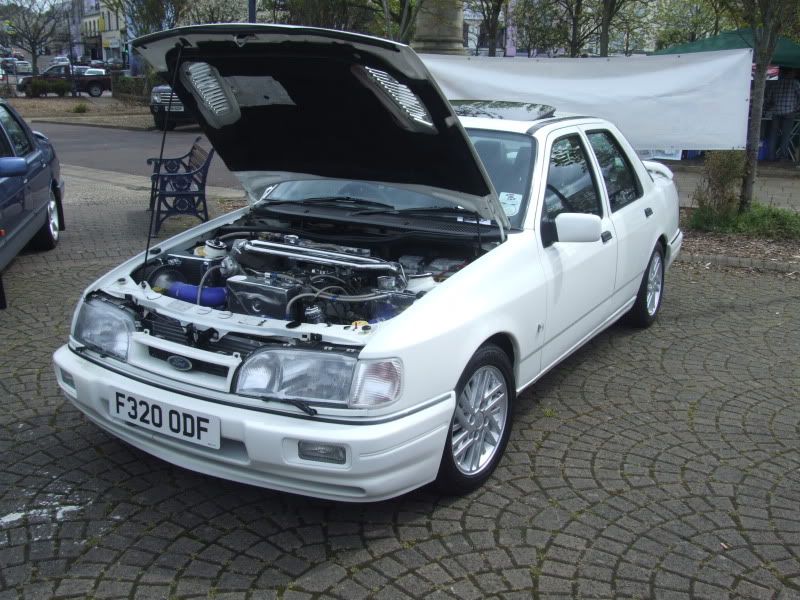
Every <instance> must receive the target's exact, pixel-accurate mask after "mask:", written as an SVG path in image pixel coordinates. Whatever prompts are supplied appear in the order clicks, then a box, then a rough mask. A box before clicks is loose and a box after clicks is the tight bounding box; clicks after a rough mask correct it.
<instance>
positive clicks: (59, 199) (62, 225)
mask: <svg viewBox="0 0 800 600" xmlns="http://www.w3.org/2000/svg"><path fill="white" fill-rule="evenodd" d="M50 187H51V189H52V190H53V194H54V195H55V197H56V202H57V203H58V223H59V226H58V230H59V231H65V230H66V229H67V222H66V221H65V220H64V199H63V198H62V197H61V193H60V191H59V188H58V183H56V182H55V181H54V182H53V183H52V184H51V185H50Z"/></svg>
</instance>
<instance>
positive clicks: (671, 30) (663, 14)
mask: <svg viewBox="0 0 800 600" xmlns="http://www.w3.org/2000/svg"><path fill="white" fill-rule="evenodd" d="M655 22H656V23H658V29H657V31H656V48H658V49H660V48H667V47H669V46H674V45H675V44H684V43H687V42H694V41H696V40H699V39H701V38H704V37H708V36H711V35H717V34H718V33H719V32H720V31H722V30H724V29H729V28H730V27H731V26H732V25H733V22H732V20H731V18H730V15H729V14H728V11H727V8H726V5H725V4H724V0H695V1H693V2H686V0H661V2H659V4H658V10H657V11H656V19H655Z"/></svg>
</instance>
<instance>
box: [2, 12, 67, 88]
mask: <svg viewBox="0 0 800 600" xmlns="http://www.w3.org/2000/svg"><path fill="white" fill-rule="evenodd" d="M60 7H61V5H60V4H58V3H57V2H56V0H17V2H15V3H13V4H10V5H7V6H6V7H4V13H5V15H6V19H7V20H8V21H9V22H10V25H11V32H12V33H11V39H12V40H13V41H14V43H15V44H16V45H17V46H19V47H20V48H22V49H23V50H25V51H26V52H28V53H30V55H31V66H32V67H33V72H34V74H35V73H38V72H39V69H38V67H37V64H36V59H37V58H38V57H39V56H41V55H42V54H44V49H45V47H46V46H47V45H48V44H50V43H51V42H52V41H54V40H55V38H56V36H57V34H58V27H59V24H60V23H62V22H63V19H64V15H63V13H62V12H61V11H60V10H59V9H60Z"/></svg>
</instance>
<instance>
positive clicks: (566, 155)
mask: <svg viewBox="0 0 800 600" xmlns="http://www.w3.org/2000/svg"><path fill="white" fill-rule="evenodd" d="M563 212H568V213H587V214H592V215H598V216H600V217H602V216H603V207H602V204H601V202H600V194H599V193H598V192H597V182H595V179H594V172H593V171H592V169H591V167H590V166H589V162H588V161H587V160H586V152H585V150H584V147H583V144H582V143H581V139H580V136H579V135H578V134H573V135H569V136H566V137H563V138H561V139H559V140H556V142H555V143H554V144H553V148H552V150H551V151H550V163H549V165H548V168H547V185H546V188H545V192H544V206H543V207H542V223H541V230H542V243H543V244H544V245H545V246H549V245H551V244H552V243H553V242H556V241H558V238H557V235H556V228H555V222H556V217H557V216H558V215H560V214H561V213H563Z"/></svg>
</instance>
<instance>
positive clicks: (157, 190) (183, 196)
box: [147, 137, 214, 234]
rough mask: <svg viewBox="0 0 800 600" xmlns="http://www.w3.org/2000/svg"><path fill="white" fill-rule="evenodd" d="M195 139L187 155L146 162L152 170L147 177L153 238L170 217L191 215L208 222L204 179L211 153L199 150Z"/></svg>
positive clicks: (198, 140)
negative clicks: (153, 212) (148, 177)
mask: <svg viewBox="0 0 800 600" xmlns="http://www.w3.org/2000/svg"><path fill="white" fill-rule="evenodd" d="M201 139H202V138H200V137H198V138H197V139H196V140H195V141H194V144H192V147H191V149H190V150H189V152H187V153H186V154H184V155H183V156H178V157H176V158H162V159H158V158H148V159H147V164H148V165H152V166H153V174H152V175H151V176H150V210H151V211H155V215H153V234H157V233H158V230H159V229H161V224H162V223H163V222H164V221H165V220H166V219H168V218H169V217H171V216H173V215H192V216H195V217H197V218H198V219H200V220H201V221H208V206H207V205H206V179H207V178H208V168H209V166H210V165H211V159H212V158H214V150H213V149H211V150H206V149H205V148H203V147H202V146H200V140H201Z"/></svg>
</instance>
